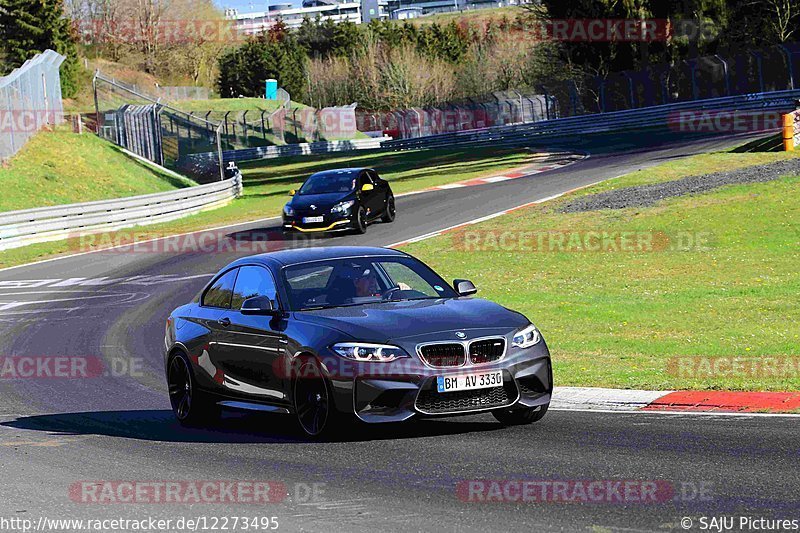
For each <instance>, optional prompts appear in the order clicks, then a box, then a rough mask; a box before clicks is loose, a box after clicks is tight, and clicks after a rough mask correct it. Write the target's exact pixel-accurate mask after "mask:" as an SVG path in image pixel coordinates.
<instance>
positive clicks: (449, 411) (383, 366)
mask: <svg viewBox="0 0 800 533" xmlns="http://www.w3.org/2000/svg"><path fill="white" fill-rule="evenodd" d="M321 362H322V364H323V366H324V370H325V372H326V374H327V378H328V380H329V382H330V383H331V386H332V389H333V391H332V392H333V399H334V403H335V405H336V408H337V409H338V410H339V411H342V412H347V413H353V414H355V416H357V417H358V418H360V419H361V420H363V421H364V422H369V423H380V422H399V421H402V420H406V419H409V418H411V417H415V416H416V417H440V416H452V415H466V414H471V413H479V412H483V411H490V410H493V409H503V408H505V409H512V408H522V407H538V406H546V405H548V404H549V403H550V397H551V394H552V390H553V375H552V366H551V362H550V353H549V351H548V349H547V345H546V344H545V342H544V340H542V341H540V342H539V343H538V344H537V345H535V346H533V347H531V348H527V349H524V350H518V351H516V352H515V353H511V354H506V355H505V356H504V357H503V358H502V359H501V360H499V361H496V362H493V363H485V364H479V365H467V366H463V367H458V368H431V367H429V366H427V365H425V364H423V363H422V362H421V361H420V360H418V359H417V358H415V357H412V358H404V359H399V360H398V361H395V362H392V363H350V362H346V363H344V364H343V363H342V358H339V357H327V358H322V360H321ZM497 370H500V371H502V373H503V384H502V386H497V387H491V388H483V389H473V390H467V391H456V392H443V393H439V392H438V391H437V388H436V378H437V377H439V376H453V375H455V374H464V373H469V374H473V373H484V372H492V371H497Z"/></svg>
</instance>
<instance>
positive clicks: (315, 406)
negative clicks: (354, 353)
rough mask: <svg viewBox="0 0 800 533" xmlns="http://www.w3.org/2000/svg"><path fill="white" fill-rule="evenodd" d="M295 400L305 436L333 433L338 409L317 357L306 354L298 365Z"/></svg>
mask: <svg viewBox="0 0 800 533" xmlns="http://www.w3.org/2000/svg"><path fill="white" fill-rule="evenodd" d="M292 401H293V403H294V413H295V417H296V419H297V425H298V427H299V429H300V431H301V433H302V435H303V436H304V437H306V438H309V439H321V438H325V437H327V436H328V435H330V434H331V432H332V429H333V428H334V427H335V425H336V423H335V419H336V418H337V417H336V408H335V407H334V405H333V398H332V394H331V389H330V387H329V385H328V382H327V380H326V379H325V377H324V376H323V373H322V367H321V366H320V364H319V362H317V360H316V359H314V358H313V357H304V358H302V359H301V360H300V361H299V362H298V364H297V366H295V378H294V384H293V385H292Z"/></svg>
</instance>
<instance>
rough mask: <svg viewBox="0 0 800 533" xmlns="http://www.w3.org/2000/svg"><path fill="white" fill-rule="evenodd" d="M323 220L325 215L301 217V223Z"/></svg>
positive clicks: (313, 222)
mask: <svg viewBox="0 0 800 533" xmlns="http://www.w3.org/2000/svg"><path fill="white" fill-rule="evenodd" d="M323 220H325V217H303V224H315V223H317V222H322V221H323Z"/></svg>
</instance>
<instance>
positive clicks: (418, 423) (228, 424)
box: [0, 409, 502, 444]
mask: <svg viewBox="0 0 800 533" xmlns="http://www.w3.org/2000/svg"><path fill="white" fill-rule="evenodd" d="M487 417H488V418H487V419H486V420H474V419H471V420H464V419H461V420H458V419H439V420H410V421H407V422H403V423H397V424H380V425H367V424H347V425H345V426H343V427H342V431H341V432H340V434H338V435H336V436H334V437H332V438H329V439H328V442H367V441H380V440H388V439H404V438H417V437H438V436H446V435H460V434H466V433H476V432H484V431H494V430H501V429H502V426H501V425H500V424H499V423H497V422H495V421H494V420H493V419H492V418H491V417H490V416H488V415H487ZM0 425H2V426H6V427H10V428H15V429H24V430H30V431H46V432H48V433H52V434H57V435H103V436H108V437H120V438H125V439H137V440H148V441H159V442H196V443H204V442H205V443H232V444H233V443H267V444H287V443H298V442H312V443H313V442H321V441H308V440H306V439H305V438H303V437H302V436H301V435H300V433H299V430H298V429H297V428H296V426H295V424H294V419H293V418H292V417H290V416H285V415H265V414H251V413H239V412H228V411H226V412H225V414H224V415H223V418H222V420H220V421H219V422H218V423H217V424H215V425H213V426H211V427H208V428H199V427H198V428H192V427H184V426H181V425H180V424H179V423H178V422H177V421H176V420H175V417H174V416H173V414H172V411H170V410H167V409H165V410H136V411H94V412H84V413H62V414H52V415H36V416H26V417H21V418H17V419H16V420H10V421H7V422H2V423H0Z"/></svg>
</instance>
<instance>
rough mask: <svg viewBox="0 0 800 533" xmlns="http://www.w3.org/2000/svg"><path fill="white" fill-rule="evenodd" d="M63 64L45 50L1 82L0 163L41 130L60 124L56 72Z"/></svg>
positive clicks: (59, 57)
mask: <svg viewBox="0 0 800 533" xmlns="http://www.w3.org/2000/svg"><path fill="white" fill-rule="evenodd" d="M63 61H64V56H62V55H59V54H57V53H56V52H54V51H52V50H46V51H45V52H43V53H41V54H38V55H37V56H35V57H33V58H31V59H29V60H28V61H26V62H25V63H24V64H23V65H22V66H21V67H19V68H17V69H15V70H14V71H12V72H11V73H10V74H9V75H7V76H4V77H2V78H0V161H2V160H4V159H7V158H9V157H11V156H13V155H14V154H16V153H17V152H18V151H19V149H20V148H22V147H23V146H24V145H25V143H26V142H27V141H28V139H30V138H31V137H32V136H33V135H34V134H35V133H36V132H37V131H39V130H40V129H42V128H43V127H45V126H53V125H56V124H59V123H61V122H62V121H63V104H62V102H61V76H60V75H59V71H58V69H59V67H60V66H61V63H62V62H63Z"/></svg>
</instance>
